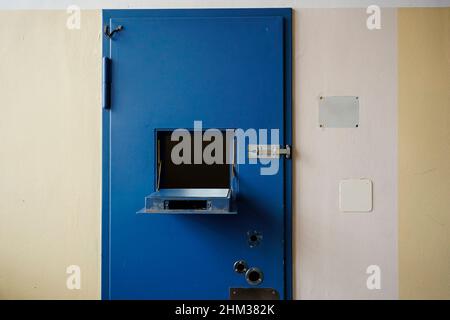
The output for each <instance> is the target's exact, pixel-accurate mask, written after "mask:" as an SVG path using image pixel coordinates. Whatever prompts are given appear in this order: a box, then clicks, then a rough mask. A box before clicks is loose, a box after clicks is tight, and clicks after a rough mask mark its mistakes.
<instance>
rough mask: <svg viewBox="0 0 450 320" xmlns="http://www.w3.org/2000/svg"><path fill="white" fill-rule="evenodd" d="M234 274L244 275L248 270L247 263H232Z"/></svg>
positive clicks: (240, 261) (242, 261)
mask: <svg viewBox="0 0 450 320" xmlns="http://www.w3.org/2000/svg"><path fill="white" fill-rule="evenodd" d="M233 268H234V272H237V273H245V272H246V271H247V269H248V266H247V262H245V261H244V260H238V261H236V262H235V263H234V266H233Z"/></svg>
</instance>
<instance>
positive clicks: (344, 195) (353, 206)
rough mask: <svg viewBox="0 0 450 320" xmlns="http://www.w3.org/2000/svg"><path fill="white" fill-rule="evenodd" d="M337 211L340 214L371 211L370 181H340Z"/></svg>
mask: <svg viewBox="0 0 450 320" xmlns="http://www.w3.org/2000/svg"><path fill="white" fill-rule="evenodd" d="M339 210H340V211H342V212H370V211H372V181H371V180H369V179H345V180H341V181H340V182H339Z"/></svg>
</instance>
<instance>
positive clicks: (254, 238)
mask: <svg viewBox="0 0 450 320" xmlns="http://www.w3.org/2000/svg"><path fill="white" fill-rule="evenodd" d="M261 240H262V234H261V232H258V231H249V232H247V241H248V245H249V246H250V248H253V247H256V246H257V245H259V244H260V243H261Z"/></svg>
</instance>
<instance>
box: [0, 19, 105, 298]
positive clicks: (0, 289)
mask: <svg viewBox="0 0 450 320" xmlns="http://www.w3.org/2000/svg"><path fill="white" fill-rule="evenodd" d="M66 19H67V14H66V13H65V12H64V11H53V12H49V11H33V12H31V11H30V12H26V11H21V12H6V11H3V12H0V39H2V40H1V41H0V57H1V60H0V195H1V201H0V298H2V299H4V298H98V297H99V291H100V289H99V283H100V278H99V275H100V268H99V266H100V242H99V241H100V208H101V207H100V205H101V203H100V199H101V198H100V169H101V154H100V150H101V140H100V124H101V118H100V108H101V101H100V92H101V91H100V77H101V76H100V75H101V64H100V61H101V47H100V39H101V38H100V27H101V22H100V13H99V12H98V11H96V12H83V15H82V21H81V23H82V28H81V30H76V31H70V30H68V29H67V28H66V27H65V26H66ZM71 264H77V265H79V266H80V267H81V270H82V284H81V285H82V288H81V290H79V291H77V290H73V291H69V290H67V289H66V277H67V275H66V273H65V272H66V267H67V266H69V265H71Z"/></svg>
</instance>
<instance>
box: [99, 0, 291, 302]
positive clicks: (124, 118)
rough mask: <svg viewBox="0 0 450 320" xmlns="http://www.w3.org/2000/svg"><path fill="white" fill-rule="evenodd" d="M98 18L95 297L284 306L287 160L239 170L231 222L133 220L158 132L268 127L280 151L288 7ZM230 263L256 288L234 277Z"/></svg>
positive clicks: (287, 116) (146, 188) (149, 187)
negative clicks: (101, 31)
mask: <svg viewBox="0 0 450 320" xmlns="http://www.w3.org/2000/svg"><path fill="white" fill-rule="evenodd" d="M103 22H104V25H106V26H108V28H109V30H107V31H108V32H107V33H108V34H109V37H108V36H105V37H104V41H103V50H104V56H105V57H108V58H110V61H111V62H110V63H111V65H110V70H109V71H110V74H109V75H108V77H110V79H109V80H106V81H110V83H111V84H110V87H108V88H110V92H107V91H106V93H105V94H106V95H108V94H110V95H111V96H110V103H109V101H108V103H107V104H108V107H110V108H109V109H105V110H104V111H103V115H104V117H103V228H102V230H103V236H102V238H103V245H102V247H103V253H102V296H103V298H106V299H229V298H230V295H231V291H230V288H269V289H271V290H272V289H273V290H274V291H276V292H277V293H278V294H279V297H280V298H281V299H287V298H290V297H291V296H290V295H291V267H290V266H291V253H290V249H291V248H290V246H291V245H290V244H291V232H290V226H291V198H290V190H291V162H290V160H288V159H285V158H280V161H279V169H278V171H277V173H276V174H272V175H261V166H263V165H262V164H250V163H247V164H239V169H238V180H239V191H238V211H237V213H236V214H229V215H208V214H193V215H183V214H174V215H172V214H139V213H137V212H138V211H139V209H141V208H142V207H143V205H144V198H145V196H147V195H149V194H150V193H152V192H154V191H155V190H156V189H157V186H156V184H157V179H156V176H155V175H156V174H157V170H156V169H155V168H156V167H157V165H158V164H157V163H156V162H157V160H156V156H155V152H156V151H155V150H156V148H157V146H156V138H155V137H156V135H155V132H157V131H158V130H161V129H176V128H192V127H193V124H194V121H202V123H203V127H204V128H220V129H224V128H233V129H236V128H242V129H243V130H247V129H249V128H253V129H255V130H257V132H259V130H260V129H268V130H269V131H270V129H278V130H279V136H280V145H288V144H291V125H290V120H291V81H290V80H291V79H290V76H291V71H290V69H291V53H290V51H291V39H290V36H291V30H290V28H291V11H290V9H256V10H236V9H235V10H138V11H134V10H106V11H104V12H103ZM119 26H122V28H118V27H119ZM113 30H118V31H116V32H115V33H114V34H112V35H111V32H112V31H113ZM106 68H108V66H106ZM107 73H108V72H107ZM109 104H110V105H109ZM253 240H255V243H252V241H253ZM240 260H242V261H245V263H246V264H247V265H246V268H247V269H250V268H257V270H260V271H261V274H260V275H261V277H260V279H258V281H254V282H253V283H251V281H250V280H249V279H248V277H247V279H246V276H245V274H243V273H240V272H238V271H242V270H235V265H234V264H235V263H236V262H237V261H240ZM241 267H242V266H241ZM244 271H245V270H244Z"/></svg>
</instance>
